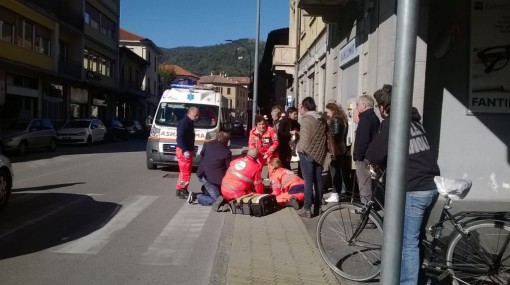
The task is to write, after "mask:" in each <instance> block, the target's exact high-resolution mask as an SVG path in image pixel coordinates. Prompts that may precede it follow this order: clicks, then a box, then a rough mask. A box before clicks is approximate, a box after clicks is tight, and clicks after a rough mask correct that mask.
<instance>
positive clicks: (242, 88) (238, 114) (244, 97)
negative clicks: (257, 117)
mask: <svg viewBox="0 0 510 285" xmlns="http://www.w3.org/2000/svg"><path fill="white" fill-rule="evenodd" d="M236 78H237V77H236ZM248 82H249V80H248ZM198 84H200V85H204V86H207V87H214V88H215V89H216V90H217V91H218V92H219V93H220V94H221V95H223V97H225V98H226V99H227V104H228V106H227V108H228V109H229V110H230V113H231V114H230V116H231V121H232V122H234V121H236V120H237V121H241V122H243V123H246V122H247V120H248V113H247V111H248V88H247V86H246V80H242V81H241V80H238V79H232V78H230V77H228V76H226V74H219V75H213V74H211V75H206V76H202V77H200V80H199V81H198Z"/></svg>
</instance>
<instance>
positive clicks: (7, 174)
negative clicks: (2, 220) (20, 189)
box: [0, 154, 14, 210]
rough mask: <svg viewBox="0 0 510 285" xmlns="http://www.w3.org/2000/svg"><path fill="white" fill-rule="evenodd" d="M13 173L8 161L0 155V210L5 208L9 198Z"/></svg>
mask: <svg viewBox="0 0 510 285" xmlns="http://www.w3.org/2000/svg"><path fill="white" fill-rule="evenodd" d="M13 180H14V172H12V166H11V162H10V161H9V159H8V158H7V157H5V156H3V155H1V154H0V210H1V209H3V208H5V206H6V205H7V201H9V196H11V189H12V181H13Z"/></svg>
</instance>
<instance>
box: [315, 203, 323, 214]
mask: <svg viewBox="0 0 510 285" xmlns="http://www.w3.org/2000/svg"><path fill="white" fill-rule="evenodd" d="M321 214H322V207H321V205H318V206H314V207H313V215H314V216H320V215H321Z"/></svg>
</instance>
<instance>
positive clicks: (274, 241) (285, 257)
mask: <svg viewBox="0 0 510 285" xmlns="http://www.w3.org/2000/svg"><path fill="white" fill-rule="evenodd" d="M225 283H226V284H338V281H337V279H336V278H335V276H334V275H333V273H332V272H331V271H330V269H329V267H328V266H327V265H326V263H324V261H323V260H322V258H321V256H320V254H319V251H318V249H317V246H316V245H315V242H314V241H313V240H312V238H311V237H310V235H309V234H308V232H307V230H306V228H305V226H304V225H303V222H302V221H301V218H300V217H299V216H298V215H297V213H296V211H295V210H294V209H291V208H285V209H283V210H280V211H278V212H276V213H273V214H271V215H269V216H265V217H262V218H256V217H250V216H245V215H235V216H234V227H233V233H232V245H231V248H230V256H229V258H228V267H227V276H226V282H225Z"/></svg>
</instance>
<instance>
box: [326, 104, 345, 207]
mask: <svg viewBox="0 0 510 285" xmlns="http://www.w3.org/2000/svg"><path fill="white" fill-rule="evenodd" d="M326 114H327V117H328V127H329V132H330V134H331V137H332V140H331V144H330V146H329V151H330V153H331V155H332V161H331V164H330V166H329V172H330V174H331V181H332V185H333V192H332V193H331V195H330V196H329V198H328V199H326V202H328V203H335V202H339V201H340V200H342V198H344V197H345V189H346V188H345V185H346V182H347V181H346V180H345V179H346V178H347V175H346V173H345V167H344V163H345V154H346V152H347V147H346V145H345V143H346V139H347V129H348V121H347V115H346V114H345V112H344V111H343V110H342V108H341V107H340V106H338V105H337V104H335V103H328V104H327V105H326Z"/></svg>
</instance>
